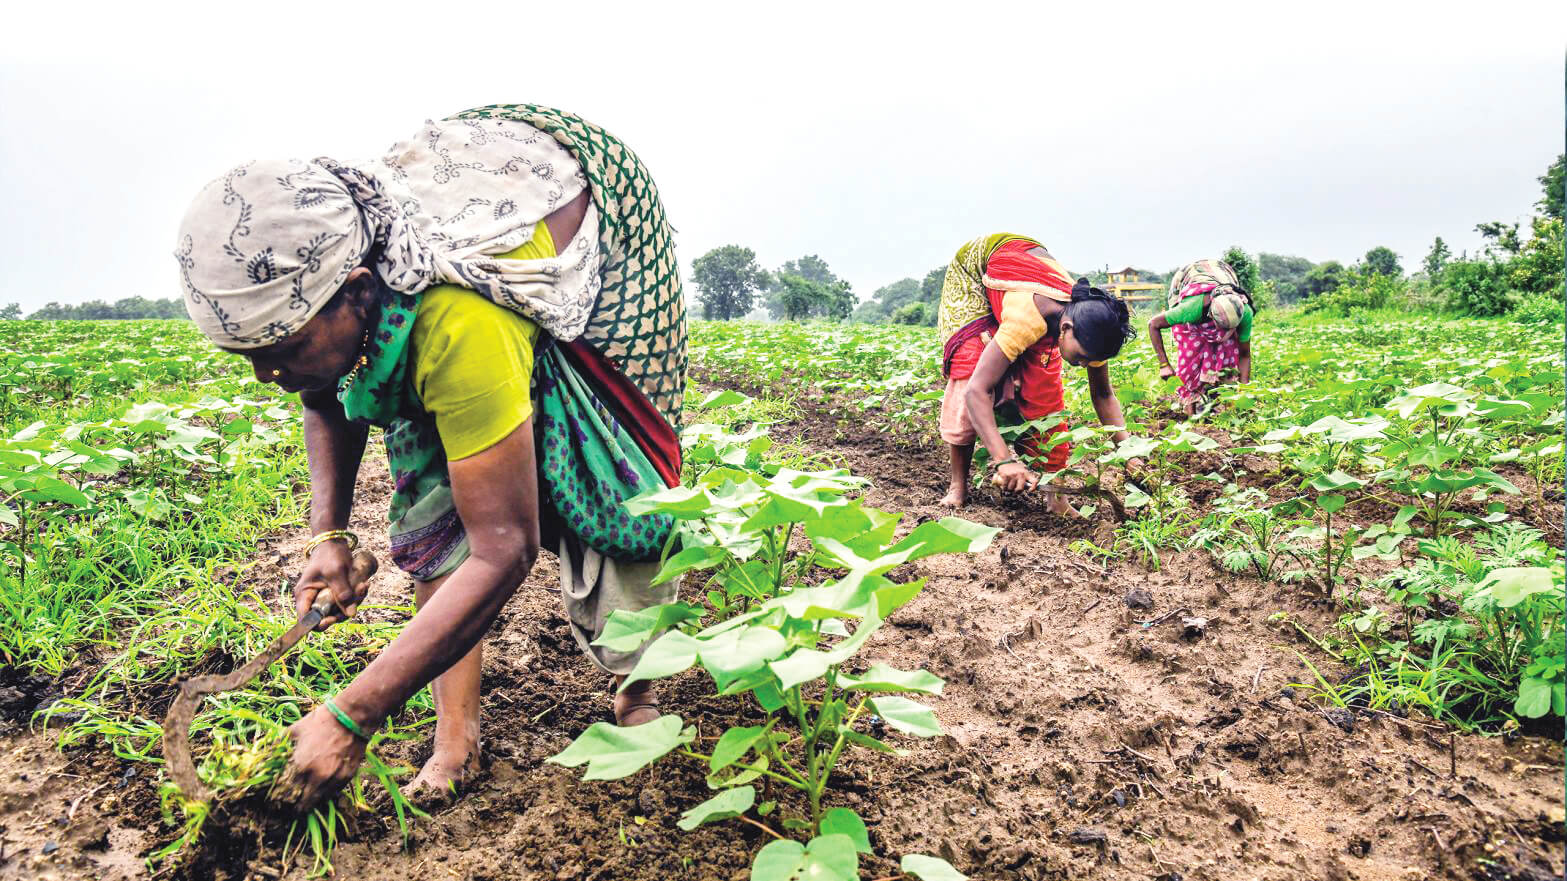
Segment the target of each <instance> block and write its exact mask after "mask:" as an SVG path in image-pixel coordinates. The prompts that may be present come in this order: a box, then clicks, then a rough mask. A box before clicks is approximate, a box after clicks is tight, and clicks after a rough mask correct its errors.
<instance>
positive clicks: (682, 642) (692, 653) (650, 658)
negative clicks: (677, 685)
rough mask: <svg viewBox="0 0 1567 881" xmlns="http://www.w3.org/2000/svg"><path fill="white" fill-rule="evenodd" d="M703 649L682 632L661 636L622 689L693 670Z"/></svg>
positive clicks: (649, 647)
mask: <svg viewBox="0 0 1567 881" xmlns="http://www.w3.org/2000/svg"><path fill="white" fill-rule="evenodd" d="M701 648H702V643H701V642H700V641H699V640H696V639H693V638H691V637H690V636H687V635H686V634H684V633H682V632H680V631H679V630H671V631H669V632H668V633H665V634H664V635H663V636H660V637H659V638H658V639H656V640H654V641H653V644H652V645H649V646H648V647H647V649H645V650H644V651H643V652H642V658H641V660H639V661H637V665H636V666H635V667H633V668H632V670H631V673H630V674H628V675H627V676H626V679H625V681H624V682H622V683H621V685H620V687H621V688H625V687H626V686H628V685H630V684H631V683H633V682H640V681H642V680H644V679H663V678H664V677H666V676H673V675H675V674H676V673H683V672H685V671H686V670H689V669H691V665H692V664H695V663H696V656H697V652H698V651H700V650H701Z"/></svg>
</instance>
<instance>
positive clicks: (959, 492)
mask: <svg viewBox="0 0 1567 881" xmlns="http://www.w3.org/2000/svg"><path fill="white" fill-rule="evenodd" d="M937 504H939V505H941V506H942V507H946V508H961V507H963V506H964V505H967V504H968V487H967V486H965V485H963V484H960V483H954V484H952V486H950V487H948V488H947V494H946V495H944V496H942V497H941V501H940V502H938V503H937Z"/></svg>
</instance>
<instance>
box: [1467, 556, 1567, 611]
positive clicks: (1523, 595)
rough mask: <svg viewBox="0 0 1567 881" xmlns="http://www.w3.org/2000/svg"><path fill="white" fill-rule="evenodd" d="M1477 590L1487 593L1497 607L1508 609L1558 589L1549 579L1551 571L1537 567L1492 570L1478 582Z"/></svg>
mask: <svg viewBox="0 0 1567 881" xmlns="http://www.w3.org/2000/svg"><path fill="white" fill-rule="evenodd" d="M1479 590H1482V591H1488V592H1489V593H1490V595H1491V598H1492V599H1494V600H1496V604H1497V605H1498V606H1501V607H1502V608H1504V609H1510V608H1512V607H1513V606H1516V605H1518V604H1519V603H1521V602H1523V601H1524V600H1525V599H1528V598H1529V597H1531V596H1534V595H1535V594H1539V593H1551V592H1553V591H1557V590H1559V589H1558V588H1557V587H1556V586H1555V584H1554V582H1553V579H1552V578H1551V570H1549V569H1545V568H1542V567H1539V566H1516V567H1508V568H1505V569H1495V570H1492V571H1491V573H1490V574H1489V575H1487V576H1485V580H1483V581H1481V582H1480V585H1479Z"/></svg>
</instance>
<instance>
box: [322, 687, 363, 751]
mask: <svg viewBox="0 0 1567 881" xmlns="http://www.w3.org/2000/svg"><path fill="white" fill-rule="evenodd" d="M325 706H326V708H327V709H329V710H331V711H332V715H334V716H336V717H337V721H339V722H341V723H342V724H343V727H344V728H347V729H348V733H349V734H352V735H353V736H355V737H357V738H359V739H360V740H363V741H364V742H366V743H369V742H370V735H368V734H366V733H365V730H364V729H363V728H360V727H359V723H358V722H355V721H354V720H353V719H351V718H349V716H348V714H347V713H345V712H343V708H342V707H339V706H338V705H337V704H335V703H333V702H332V700H331V699H330V698H328V699H327V701H326V702H325Z"/></svg>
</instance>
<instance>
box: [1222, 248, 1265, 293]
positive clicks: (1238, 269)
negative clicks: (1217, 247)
mask: <svg viewBox="0 0 1567 881" xmlns="http://www.w3.org/2000/svg"><path fill="white" fill-rule="evenodd" d="M1219 259H1220V260H1223V261H1224V262H1225V263H1228V264H1230V268H1231V269H1233V270H1235V277H1236V278H1237V279H1238V280H1239V281H1240V283H1241V287H1243V288H1245V289H1246V290H1248V291H1255V290H1256V289H1257V285H1258V284H1260V283H1261V281H1262V279H1260V278H1258V277H1257V263H1256V261H1254V260H1252V259H1251V255H1250V254H1247V253H1246V251H1245V250H1244V249H1242V248H1241V246H1240V245H1231V246H1230V248H1229V250H1227V251H1225V252H1224V256H1222V257H1220V258H1219Z"/></svg>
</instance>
